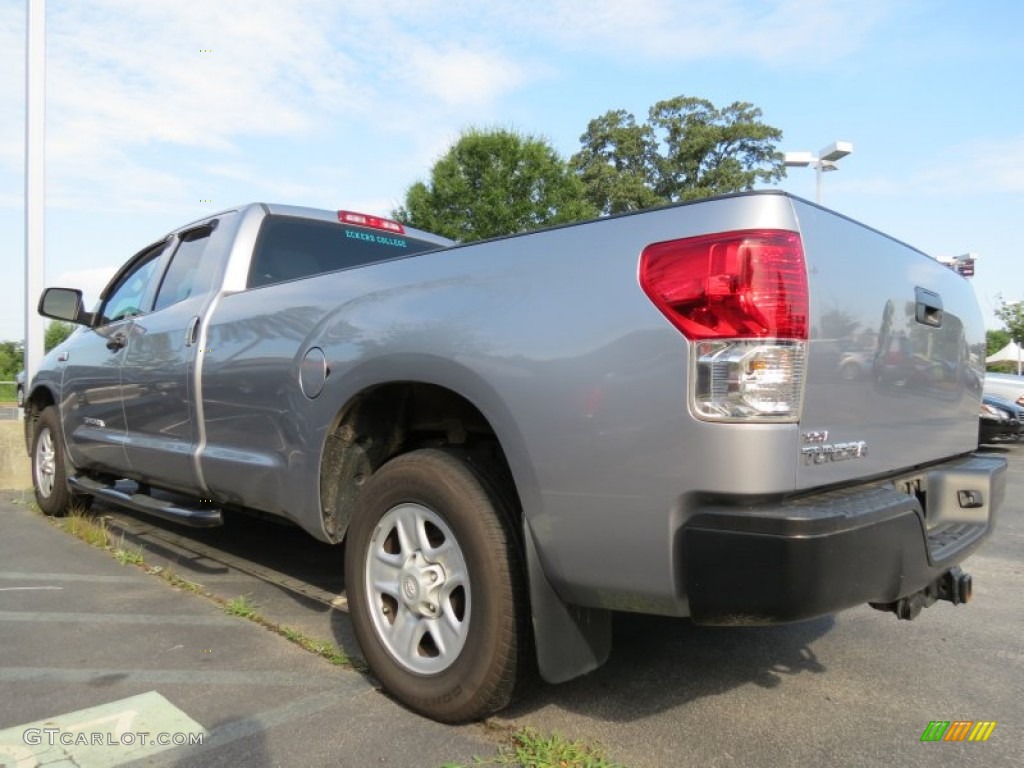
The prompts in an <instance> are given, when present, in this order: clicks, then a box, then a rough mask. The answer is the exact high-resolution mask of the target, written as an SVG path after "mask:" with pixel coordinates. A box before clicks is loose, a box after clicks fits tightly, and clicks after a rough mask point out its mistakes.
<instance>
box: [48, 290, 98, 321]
mask: <svg viewBox="0 0 1024 768" xmlns="http://www.w3.org/2000/svg"><path fill="white" fill-rule="evenodd" d="M39 314H40V315H43V316H44V317H52V318H53V319H54V320H64V321H65V322H69V323H77V324H78V325H92V313H91V312H86V311H84V310H83V309H82V292H81V291H79V290H77V289H74V288H47V289H46V290H45V291H43V295H42V296H40V297H39Z"/></svg>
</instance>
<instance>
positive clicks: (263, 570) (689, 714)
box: [0, 445, 1024, 768]
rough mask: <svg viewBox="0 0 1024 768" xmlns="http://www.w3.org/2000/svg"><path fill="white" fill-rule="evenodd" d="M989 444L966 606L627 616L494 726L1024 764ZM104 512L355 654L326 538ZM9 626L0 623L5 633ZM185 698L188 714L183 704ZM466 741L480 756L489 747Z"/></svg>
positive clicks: (195, 575) (1020, 686)
mask: <svg viewBox="0 0 1024 768" xmlns="http://www.w3.org/2000/svg"><path fill="white" fill-rule="evenodd" d="M994 450H998V451H1000V452H1003V453H1005V454H1006V455H1007V456H1008V458H1009V460H1010V470H1009V487H1008V494H1007V502H1006V506H1005V508H1004V510H1003V514H1002V517H1001V519H1000V521H999V525H998V529H997V533H996V535H995V536H994V538H992V539H991V540H990V541H989V542H988V543H987V545H986V546H985V547H984V548H983V549H982V551H981V552H980V553H978V554H977V555H975V556H974V557H973V558H971V559H970V560H969V561H968V563H967V567H966V570H968V571H969V572H971V573H972V574H973V575H974V577H975V599H974V602H972V603H971V605H969V606H959V607H954V606H952V605H949V604H946V603H941V604H938V605H936V606H934V607H932V608H930V609H928V610H926V611H925V612H924V613H923V614H922V615H921V617H919V618H918V619H917V620H915V621H913V622H900V621H897V620H896V619H895V618H894V617H893V616H891V615H888V614H882V613H879V612H876V611H873V610H872V609H870V608H868V607H863V608H858V609H854V610H851V611H847V612H845V613H842V614H839V615H837V616H834V617H827V618H823V619H818V620H815V621H811V622H806V623H802V624H796V625H791V626H786V627H775V628H743V629H736V628H731V629H713V628H699V627H694V626H693V625H692V624H690V623H689V622H687V621H685V620H672V619H663V618H652V617H643V616H631V615H626V614H622V615H618V616H617V617H616V621H615V646H614V650H613V654H612V657H611V659H610V661H609V663H608V664H607V665H606V666H605V667H603V668H602V669H600V670H598V671H596V672H595V673H593V674H591V675H588V676H587V677H585V678H582V679H580V680H576V681H573V682H570V683H567V684H564V685H561V686H540V687H538V688H537V689H536V690H533V691H531V692H530V694H529V695H528V696H526V697H525V698H523V699H522V700H520V701H519V702H518V703H516V704H515V705H514V706H513V707H512V708H511V709H510V710H508V711H506V712H505V713H503V714H502V715H501V716H500V717H496V718H494V719H493V721H492V722H493V723H495V724H499V725H502V726H513V727H518V726H523V725H528V726H531V727H534V728H536V729H538V730H540V731H543V732H549V731H552V730H557V731H559V732H561V733H562V734H564V735H565V736H568V737H570V738H573V739H576V738H581V739H586V740H589V741H596V742H600V743H602V744H604V745H605V746H606V747H607V748H608V751H609V752H610V754H611V755H612V757H614V758H615V759H617V760H619V761H621V762H623V763H625V764H627V765H629V766H633V768H643V767H645V766H650V767H655V768H660V767H661V766H683V765H694V766H698V765H699V766H748V765H757V766H763V765H772V766H776V765H777V766H791V765H823V764H831V765H840V766H847V765H849V766H865V765H886V766H888V765H894V766H929V767H930V766H935V765H938V766H945V765H949V766H953V765H957V766H959V765H979V766H981V765H985V766H998V765H1019V764H1020V759H1019V755H1020V747H1019V744H1020V739H1021V735H1022V734H1024V703H1022V691H1024V642H1022V640H1021V627H1022V624H1021V616H1022V614H1024V520H1022V516H1024V445H1021V446H1010V447H1006V448H999V449H994ZM114 524H115V527H116V526H121V530H123V531H124V535H125V541H126V542H128V543H129V544H131V545H134V544H136V543H137V544H138V545H141V546H143V547H144V548H145V549H146V552H147V554H146V558H147V560H150V561H153V562H157V561H160V562H167V563H173V564H174V566H173V567H175V568H176V569H177V570H178V571H179V572H180V573H181V574H182V575H183V576H184V577H186V578H189V579H191V580H194V581H198V582H200V583H202V584H203V585H204V586H206V587H208V588H209V589H211V590H212V591H214V592H215V593H218V594H221V595H223V596H225V597H232V596H237V595H240V594H245V595H248V596H249V597H250V599H251V600H252V601H253V602H255V603H256V604H257V605H258V606H259V608H260V611H261V612H262V613H263V614H264V615H266V616H268V617H270V618H272V619H274V620H275V621H279V622H281V623H285V624H288V625H291V626H295V627H298V628H300V629H302V630H303V631H304V632H306V633H308V634H310V635H312V636H315V637H330V638H331V639H333V640H334V641H335V642H337V643H338V644H339V645H340V646H341V647H342V648H344V649H346V650H347V651H350V652H357V648H356V646H355V644H354V642H353V640H352V635H351V628H350V626H349V623H348V619H347V616H346V614H345V611H344V609H345V603H344V599H343V589H344V584H343V583H342V580H341V565H342V563H341V553H340V551H339V550H338V549H337V548H331V547H327V546H325V545H322V544H319V543H317V542H315V541H312V540H310V539H309V538H308V537H307V536H306V535H305V534H302V533H301V532H299V531H296V530H293V529H289V528H284V527H281V526H278V525H275V524H272V523H262V522H258V521H249V520H244V521H239V520H229V521H228V525H227V526H226V527H225V528H223V529H217V530H212V531H193V530H189V529H182V528H178V527H176V526H173V525H171V524H168V523H163V522H160V521H153V520H150V519H146V518H142V517H133V516H131V515H127V514H121V513H117V514H115V515H114ZM54 535H56V533H54ZM77 546H81V545H77ZM71 548H72V549H73V548H74V547H71ZM83 548H84V547H83ZM118 567H119V566H118ZM0 586H3V585H2V584H0ZM96 588H97V589H98V590H109V591H110V592H112V593H114V594H118V593H119V592H120V587H117V588H116V589H115V588H114V587H99V586H97V587H96ZM182 597H183V598H185V599H189V600H193V601H195V603H196V605H200V604H201V603H202V601H200V600H199V599H198V598H191V597H186V596H182ZM195 610H196V611H199V612H200V613H201V612H202V611H205V610H206V609H205V608H198V607H197V608H196V609H195ZM176 611H188V609H187V608H186V607H179V608H176ZM4 626H5V625H4V624H3V622H2V621H0V632H3V631H5V630H4V629H3V627H4ZM124 637H125V640H124V642H123V643H122V647H124V648H125V653H126V654H129V655H130V654H133V653H137V652H138V648H139V645H140V643H142V642H143V641H144V638H142V637H136V636H134V635H133V634H132V633H128V632H126V633H125V635H124ZM2 639H3V638H0V641H2ZM271 639H272V640H273V641H274V642H280V643H283V642H284V641H283V640H277V639H275V638H273V636H271ZM6 663H7V662H5V664H6ZM127 663H128V662H126V664H127ZM317 663H320V662H317ZM328 669H329V670H331V671H332V672H334V670H332V669H331V668H328ZM205 701H206V706H207V709H206V710H204V711H205V712H206V715H207V718H209V717H215V713H216V712H217V711H218V707H219V706H220V705H219V704H218V703H217V700H216V699H206V700H205ZM372 701H373V702H374V707H377V708H378V709H377V710H375V711H377V712H381V711H385V710H386V711H387V712H388V713H393V714H394V717H395V720H394V726H395V727H394V728H391V729H390V730H389V737H390V738H389V741H388V743H385V744H383V745H381V748H380V755H381V756H383V759H386V760H387V761H388V762H386V763H384V764H391V765H409V766H429V765H438V764H440V761H438V760H436V759H435V758H434V756H433V755H434V754H437V753H429V752H426V751H424V752H422V753H420V754H416V755H415V757H414V758H410V757H409V753H408V752H403V751H402V745H403V744H408V743H409V742H411V741H416V739H417V738H418V737H417V736H416V733H417V730H416V728H418V727H419V726H420V724H418V723H416V722H415V720H416V719H415V718H412V716H410V715H407V714H406V713H405V712H404V711H403V710H401V709H400V708H398V707H395V706H394V705H393V704H390V702H387V700H386V699H385V698H384V697H382V696H379V695H375V696H374V697H372ZM381 702H384V704H382V703H381ZM385 705H389V706H390V707H391V709H386V706H385ZM224 706H225V707H230V706H233V705H230V704H225V705H224ZM51 708H52V707H51ZM183 709H184V710H185V711H186V712H188V713H189V714H192V711H191V709H194V707H193V708H191V709H190V708H189V707H187V706H186V707H183ZM200 714H202V713H200ZM0 716H2V718H3V720H0V725H2V724H3V723H7V722H10V717H9V716H7V715H6V714H5V713H4V710H3V705H2V704H0ZM222 719H223V715H222ZM199 720H200V722H203V720H202V719H201V718H199ZM933 720H989V721H996V722H997V723H998V724H997V726H996V728H995V730H994V731H993V733H992V736H991V738H990V739H989V741H988V742H986V743H963V744H952V743H921V741H920V737H921V735H922V732H923V731H924V730H925V728H926V727H927V726H928V724H929V722H930V721H933ZM22 722H24V718H23V720H22ZM437 728H440V726H437ZM475 728H476V729H475V730H474V727H470V728H463V729H452V730H451V733H452V734H453V738H456V737H457V738H458V739H468V742H459V743H460V744H461V745H462V750H461V751H460V749H456V748H454V747H453V751H452V752H453V753H452V755H451V756H450V757H451V759H459V760H463V761H466V762H468V760H467V758H466V757H465V756H464V753H465V751H466V749H469V750H472V749H473V745H474V743H475V744H480V743H485V740H486V739H487V738H488V732H487V730H486V729H484V728H482V727H475ZM406 729H410V730H406ZM443 730H445V729H442V731H443ZM432 732H433V731H432ZM339 738H343V736H339ZM474 740H476V741H474ZM428 741H429V740H428ZM274 754H281V753H280V752H276V753H274ZM476 754H493V747H492V748H491V751H490V752H489V753H488V752H487V751H486V750H479V749H478V750H477V752H476ZM320 755H321V753H319V752H316V753H310V754H309V755H305V754H304V755H303V757H304V758H305V757H308V758H309V759H308V760H306V759H303V760H301V761H300V762H296V763H294V764H300V763H301V764H304V765H315V764H318V763H317V762H316V759H317V758H318V757H319V756H320ZM403 760H409V761H408V762H402V761H403ZM249 764H253V765H255V763H249ZM282 764H293V763H291V762H288V761H286V762H284V763H282ZM341 764H359V763H345V762H343V763H341Z"/></svg>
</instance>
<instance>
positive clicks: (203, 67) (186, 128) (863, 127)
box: [0, 0, 1024, 340]
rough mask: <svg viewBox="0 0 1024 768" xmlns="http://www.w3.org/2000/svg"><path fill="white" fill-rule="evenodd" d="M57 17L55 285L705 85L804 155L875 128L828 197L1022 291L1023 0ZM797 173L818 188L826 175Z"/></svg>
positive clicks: (996, 284) (794, 182)
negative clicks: (255, 217)
mask: <svg viewBox="0 0 1024 768" xmlns="http://www.w3.org/2000/svg"><path fill="white" fill-rule="evenodd" d="M33 1H34V2H35V1H37V0H33ZM26 19H27V10H26V2H25V0H0V231H3V232H4V233H5V235H6V236H5V237H4V238H3V240H2V241H0V265H2V267H3V273H2V274H3V276H4V278H5V279H2V280H0V340H20V339H22V338H23V336H24V330H23V329H24V324H25V301H24V298H25V297H24V294H25V289H24V280H25V278H24V274H25V238H24V232H25V227H24V173H25V32H26V29H25V27H26ZM46 25H47V29H46V44H47V50H46V57H47V85H46V88H47V91H46V120H45V125H46V138H45V142H46V143H45V154H46V211H45V215H46V232H45V284H46V285H63V286H68V287H79V288H83V289H85V291H86V294H87V296H91V297H95V296H96V295H98V293H99V290H100V288H101V287H102V286H103V284H104V283H105V282H106V280H107V279H108V278H109V277H110V276H111V275H112V274H113V272H114V270H115V269H116V268H117V267H118V266H120V265H121V264H122V263H123V262H124V261H126V260H127V259H128V258H129V257H130V256H131V255H132V254H134V253H135V252H136V251H138V250H139V249H141V248H142V247H143V246H145V245H147V244H149V243H152V242H154V241H156V240H159V239H160V238H161V237H162V236H163V235H164V234H165V233H166V232H167V231H169V230H171V229H174V228H176V227H178V226H180V225H182V224H185V223H187V222H189V221H192V220H194V219H197V218H200V217H202V216H204V215H206V214H211V213H214V212H216V211H219V210H222V209H225V208H229V207H232V206H234V205H238V204H242V203H247V202H252V201H265V202H277V203H287V204H294V205H308V206H313V207H317V208H327V209H340V208H345V209H350V210H359V211H363V212H366V213H373V214H377V215H388V214H389V213H390V212H391V211H392V210H393V209H394V208H395V207H397V206H398V205H400V204H401V202H402V201H403V199H404V195H405V191H406V189H407V188H408V187H409V186H410V185H411V184H413V183H414V182H416V181H418V180H424V179H426V178H427V177H428V175H429V172H430V168H431V166H432V165H433V163H434V162H435V161H436V160H437V159H438V158H439V157H440V156H441V155H442V154H443V153H444V152H445V150H446V149H447V148H448V147H449V146H450V145H451V143H452V142H453V141H454V140H455V139H457V137H458V136H459V134H460V132H461V131H463V130H465V129H467V128H471V127H475V128H494V127H501V128H512V129H514V130H517V131H520V132H522V133H526V134H530V135H533V136H538V137H542V138H545V139H546V140H548V141H549V142H550V143H551V144H552V146H554V147H555V149H556V150H557V151H558V152H559V153H560V154H561V155H562V156H563V157H566V158H568V157H569V156H570V155H572V154H573V153H574V152H576V151H577V150H578V149H579V148H580V141H579V139H580V135H581V134H582V133H583V132H584V131H585V130H586V127H587V123H588V121H590V120H591V119H593V118H596V117H598V116H600V115H602V114H604V113H605V112H607V111H608V110H612V109H625V110H628V111H629V112H632V113H633V114H634V115H636V116H637V119H638V120H644V119H645V118H646V115H647V110H648V109H649V108H650V107H651V106H652V105H653V104H654V103H656V102H658V101H661V100H664V99H668V98H672V97H675V96H679V95H686V96H696V97H700V98H705V99H708V100H710V101H711V102H713V103H714V104H715V105H716V106H719V107H724V106H726V105H728V104H731V103H733V102H736V101H742V102H749V103H751V104H753V105H755V106H756V107H758V108H759V109H761V111H762V113H763V114H762V119H763V120H764V121H765V122H767V123H768V124H770V125H773V126H775V127H777V128H779V129H781V130H782V132H783V139H782V141H781V142H780V144H779V145H778V149H779V150H780V151H790V150H793V151H797V150H805V151H811V152H816V151H817V150H819V149H821V148H823V147H825V146H827V145H828V144H830V143H832V142H833V141H836V140H841V141H849V142H852V143H853V145H854V152H853V154H851V155H849V156H848V157H846V158H844V159H843V160H841V161H840V163H839V165H840V170H839V171H838V172H835V173H829V174H827V175H825V177H824V200H823V202H824V204H825V205H826V206H828V207H830V208H834V209H835V210H837V211H839V212H841V213H843V214H845V215H847V216H850V217H852V218H854V219H857V220H859V221H862V222H864V223H865V224H868V225H870V226H872V227H875V228H877V229H880V230H882V231H884V232H886V233H888V234H890V235H893V236H895V237H897V238H899V239H901V240H904V241H906V242H908V243H910V244H911V245H914V246H916V247H918V248H920V249H921V250H923V251H925V252H926V253H928V254H930V255H932V256H952V255H957V254H963V253H968V252H973V253H976V254H978V256H979V260H978V262H977V265H976V276H975V277H974V278H973V280H972V282H973V285H974V289H975V292H976V293H977V296H978V301H979V304H980V305H981V308H982V311H983V314H984V316H985V319H986V325H987V326H988V327H990V328H998V327H1001V324H1000V323H999V321H998V320H997V319H996V318H995V316H994V315H993V310H994V309H995V308H996V307H998V306H999V303H1000V301H1001V300H1004V301H1016V300H1018V299H1020V300H1024V252H1022V250H1024V249H1022V245H1021V242H1022V240H1024V238H1022V236H1021V235H1018V234H1014V233H1015V232H1016V225H1017V224H1018V223H1022V221H1024V87H1022V85H1021V76H1022V74H1024V3H1021V2H1017V0H978V1H977V2H974V3H965V2H963V0H851V1H848V0H676V1H675V2H673V0H630V2H628V3H626V2H622V1H621V0H544V1H543V2H537V1H535V0H515V1H514V2H512V1H510V0H478V1H477V2H471V1H470V0H295V2H288V3H284V2H280V0H245V1H244V2H242V1H241V0H145V1H144V2H140V1H139V0H49V1H48V2H47V3H46ZM778 188H780V189H783V190H785V191H788V192H792V193H793V194H796V195H800V196H802V197H805V198H808V199H812V200H813V199H814V194H815V177H814V172H813V171H811V170H809V169H804V168H792V169H790V170H789V175H788V178H787V179H785V180H784V181H783V182H782V183H781V184H779V185H778ZM35 301H36V299H35V298H33V299H32V301H31V304H32V305H34V304H35Z"/></svg>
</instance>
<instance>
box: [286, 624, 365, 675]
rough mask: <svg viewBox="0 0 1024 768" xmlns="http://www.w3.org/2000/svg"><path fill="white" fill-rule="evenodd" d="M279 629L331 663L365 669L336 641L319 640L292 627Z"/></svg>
mask: <svg viewBox="0 0 1024 768" xmlns="http://www.w3.org/2000/svg"><path fill="white" fill-rule="evenodd" d="M278 631H279V632H280V634H281V636H282V637H285V638H287V639H288V640H291V641H292V642H293V643H295V644H296V645H298V646H301V647H302V648H305V649H306V650H307V651H309V652H310V653H315V654H316V655H317V656H320V657H322V658H324V659H327V660H328V661H329V662H331V664H334V665H335V666H337V667H353V668H355V669H363V666H362V665H361V664H359V663H357V662H356V661H354V660H353V659H352V658H351V657H350V656H349V655H348V654H347V653H345V652H344V651H343V650H341V648H339V647H338V646H336V645H335V644H334V643H328V642H325V641H323V640H317V639H315V638H312V637H309V636H308V635H304V634H303V633H302V632H300V631H299V630H297V629H294V628H292V627H280V628H279V629H278Z"/></svg>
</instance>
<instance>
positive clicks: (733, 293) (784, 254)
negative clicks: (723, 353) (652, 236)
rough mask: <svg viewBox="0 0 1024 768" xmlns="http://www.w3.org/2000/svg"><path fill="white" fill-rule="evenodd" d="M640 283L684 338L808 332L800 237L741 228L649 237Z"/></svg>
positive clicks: (802, 336)
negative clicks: (660, 239)
mask: <svg viewBox="0 0 1024 768" xmlns="http://www.w3.org/2000/svg"><path fill="white" fill-rule="evenodd" d="M640 285H641V286H642V287H643V289H644V291H646V293H647V295H648V296H650V298H651V301H653V302H654V303H655V305H656V306H657V307H658V309H660V310H661V311H662V312H663V313H665V316H666V317H667V318H668V319H669V320H670V321H672V323H673V325H675V326H676V327H677V328H679V330H681V331H682V332H683V333H685V334H686V336H687V338H690V339H693V340H698V339H720V338H751V337H754V338H777V339H779V338H781V339H806V338H807V269H806V267H805V266H804V251H803V247H802V245H801V243H800V235H798V234H797V233H795V232H783V231H779V230H748V231H742V232H725V233H722V234H718V235H705V236H702V237H691V238H687V239H685V240H671V241H669V242H666V243H655V244H654V245H649V246H647V248H645V249H644V252H643V255H642V256H641V258H640Z"/></svg>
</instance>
